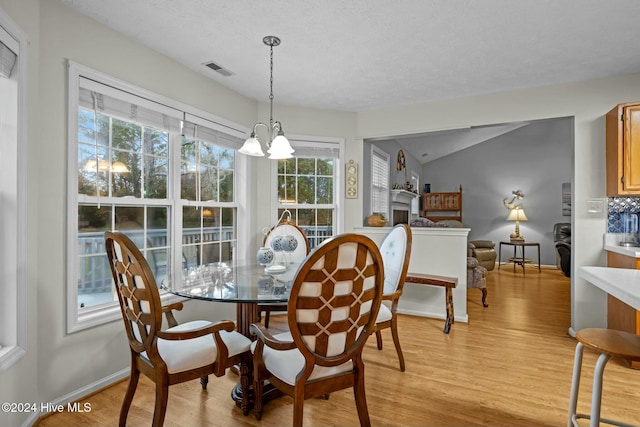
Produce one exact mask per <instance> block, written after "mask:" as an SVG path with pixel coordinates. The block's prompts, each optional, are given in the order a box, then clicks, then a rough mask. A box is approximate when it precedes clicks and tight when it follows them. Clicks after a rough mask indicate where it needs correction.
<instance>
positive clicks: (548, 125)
mask: <svg viewBox="0 0 640 427" xmlns="http://www.w3.org/2000/svg"><path fill="white" fill-rule="evenodd" d="M572 135H573V119H572V118H559V119H549V120H539V121H533V122H531V123H530V124H529V125H527V126H524V127H521V128H518V129H516V130H514V131H512V132H510V133H507V134H504V135H501V136H498V137H496V138H493V139H491V140H488V141H485V142H483V143H480V144H477V145H474V146H472V147H470V148H467V149H465V150H462V151H459V152H457V153H454V154H451V155H449V156H446V157H442V158H440V159H437V160H434V161H432V162H429V163H427V164H425V165H424V167H423V176H424V179H425V181H424V182H427V183H430V184H431V191H432V192H441V191H457V189H458V186H459V185H460V184H462V192H463V196H462V207H463V212H462V215H463V217H462V220H463V223H464V224H465V226H467V227H469V228H471V232H470V233H469V239H470V240H474V239H487V240H493V241H495V242H496V244H497V242H499V241H504V240H507V241H508V240H509V234H510V233H511V232H513V230H514V229H515V223H514V222H512V221H506V220H505V218H506V216H507V214H508V210H507V208H506V207H505V205H504V203H503V200H504V199H505V198H506V197H509V200H511V198H512V195H511V192H512V191H513V190H516V189H520V190H522V191H523V193H524V198H523V199H522V200H521V202H522V206H523V208H524V210H525V213H526V215H527V218H528V219H529V220H528V221H527V222H521V223H520V233H521V234H522V235H524V237H525V239H526V240H527V241H533V242H539V243H540V246H541V262H542V264H547V265H555V263H556V261H555V260H556V255H555V246H554V244H553V233H552V231H553V225H554V224H555V223H557V222H571V218H570V217H568V216H563V215H562V183H563V182H570V181H571V175H572V171H571V156H572V152H571V151H572V148H571V147H572V139H573V136H572ZM496 249H497V248H496ZM503 249H507V251H511V250H512V249H511V248H510V247H503ZM529 250H531V252H532V253H533V252H534V250H533V248H532V249H529ZM507 256H509V255H507V254H504V253H503V256H502V258H503V259H506V257H507ZM527 257H529V255H527ZM533 258H534V259H536V257H535V256H534V257H533Z"/></svg>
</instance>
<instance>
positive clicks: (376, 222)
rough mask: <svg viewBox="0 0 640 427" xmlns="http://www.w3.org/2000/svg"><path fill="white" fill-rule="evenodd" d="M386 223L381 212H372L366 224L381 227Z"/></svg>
mask: <svg viewBox="0 0 640 427" xmlns="http://www.w3.org/2000/svg"><path fill="white" fill-rule="evenodd" d="M386 223H387V218H385V216H384V215H383V214H381V213H373V214H372V215H371V216H369V218H367V224H369V225H370V226H372V227H383V226H384V225H385V224H386Z"/></svg>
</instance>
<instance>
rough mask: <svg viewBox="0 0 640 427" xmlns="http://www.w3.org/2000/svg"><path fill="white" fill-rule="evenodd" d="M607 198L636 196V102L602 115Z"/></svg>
mask: <svg viewBox="0 0 640 427" xmlns="http://www.w3.org/2000/svg"><path fill="white" fill-rule="evenodd" d="M606 158H607V164H606V167H607V196H623V195H630V194H633V195H640V102H630V103H625V104H618V105H616V106H615V107H614V108H613V109H612V110H611V111H609V112H608V113H607V115H606Z"/></svg>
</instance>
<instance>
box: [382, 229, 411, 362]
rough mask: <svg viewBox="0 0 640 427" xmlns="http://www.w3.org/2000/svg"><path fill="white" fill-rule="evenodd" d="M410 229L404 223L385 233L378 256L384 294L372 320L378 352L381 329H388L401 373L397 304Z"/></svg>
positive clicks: (405, 272)
mask: <svg viewBox="0 0 640 427" xmlns="http://www.w3.org/2000/svg"><path fill="white" fill-rule="evenodd" d="M411 241H412V234H411V228H410V227H409V226H408V225H407V224H398V225H396V226H395V227H393V228H392V229H391V231H389V233H387V235H386V236H385V238H384V240H383V241H382V244H381V245H380V253H381V254H382V260H383V262H384V291H383V294H382V305H381V307H380V311H379V312H378V318H377V320H376V341H377V343H378V350H382V334H381V332H380V330H381V329H386V328H391V337H392V338H393V343H394V345H395V346H396V353H398V360H399V361H400V370H401V371H402V372H404V370H405V366H404V356H403V355H402V348H400V339H399V337H398V316H397V311H398V301H399V300H400V296H401V295H402V289H403V288H404V281H405V278H406V277H407V269H408V268H409V259H410V258H411Z"/></svg>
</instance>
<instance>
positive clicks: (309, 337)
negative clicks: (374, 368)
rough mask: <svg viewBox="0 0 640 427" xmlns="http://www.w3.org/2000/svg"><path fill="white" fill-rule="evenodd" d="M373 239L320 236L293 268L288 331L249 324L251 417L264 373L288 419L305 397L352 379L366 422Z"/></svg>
mask: <svg viewBox="0 0 640 427" xmlns="http://www.w3.org/2000/svg"><path fill="white" fill-rule="evenodd" d="M383 269H384V267H383V264H382V256H381V255H380V251H379V249H378V247H377V246H376V244H375V243H374V242H373V241H372V240H371V239H370V238H368V237H366V236H363V235H359V234H343V235H340V236H336V237H333V238H331V239H329V240H326V241H324V242H323V243H322V244H321V245H320V246H319V247H318V248H317V249H316V250H315V251H314V252H312V253H311V254H310V255H308V256H307V258H306V259H305V261H304V263H303V264H302V265H301V266H300V268H299V269H298V272H297V274H296V277H295V279H294V282H293V286H292V288H291V294H290V297H289V303H288V310H287V320H288V324H289V332H285V333H280V334H277V335H271V334H270V333H269V331H268V330H267V329H266V328H265V327H264V325H262V324H261V323H254V324H252V325H251V331H252V332H253V333H255V334H256V336H257V340H256V341H255V343H254V344H252V347H253V366H254V389H255V396H256V401H255V406H254V411H255V415H256V418H258V419H260V418H261V417H262V412H263V406H262V390H263V384H264V381H265V380H269V382H270V383H271V384H273V385H274V386H275V387H277V388H278V389H280V390H281V391H282V392H284V393H285V394H287V395H289V396H292V397H293V425H294V426H302V415H303V406H304V400H305V399H309V398H312V397H317V396H326V395H328V394H329V393H332V392H334V391H337V390H342V389H344V388H349V387H353V393H354V396H355V402H356V408H357V410H358V417H359V419H360V425H362V426H369V425H371V422H370V420H369V412H368V409H367V400H366V396H365V388H364V363H363V361H362V349H363V347H364V344H365V342H366V340H367V338H368V337H369V335H370V334H371V333H373V331H374V327H375V321H376V316H377V314H378V310H379V309H380V304H381V301H382V288H383V284H384V270H383Z"/></svg>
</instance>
